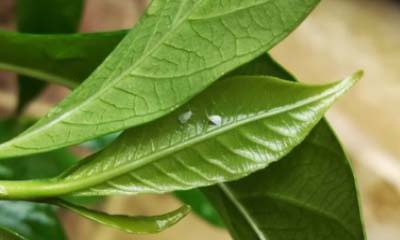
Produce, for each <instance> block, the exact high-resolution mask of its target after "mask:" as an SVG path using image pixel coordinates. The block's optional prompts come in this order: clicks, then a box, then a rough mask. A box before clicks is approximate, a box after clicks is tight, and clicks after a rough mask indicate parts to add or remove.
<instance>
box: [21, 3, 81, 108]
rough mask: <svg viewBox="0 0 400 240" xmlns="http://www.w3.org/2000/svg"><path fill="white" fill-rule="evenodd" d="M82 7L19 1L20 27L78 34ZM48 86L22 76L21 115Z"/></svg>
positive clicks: (38, 30) (27, 29) (78, 5)
mask: <svg viewBox="0 0 400 240" xmlns="http://www.w3.org/2000/svg"><path fill="white" fill-rule="evenodd" d="M82 8H83V0H17V28H18V30H19V31H20V32H27V33H71V32H75V31H76V30H77V28H78V25H79V23H80V19H81V15H82ZM31 47H33V46H31ZM24 57H25V58H26V57H27V56H26V55H25V56H24ZM30 61H34V60H33V59H30ZM45 86H46V84H45V83H44V82H43V81H40V80H37V79H35V78H31V77H28V76H19V101H18V105H17V113H21V112H22V111H23V110H24V108H25V106H26V105H27V104H28V103H29V102H30V101H32V100H33V99H34V98H35V97H37V95H38V94H39V93H40V92H41V91H42V90H43V89H44V87H45Z"/></svg>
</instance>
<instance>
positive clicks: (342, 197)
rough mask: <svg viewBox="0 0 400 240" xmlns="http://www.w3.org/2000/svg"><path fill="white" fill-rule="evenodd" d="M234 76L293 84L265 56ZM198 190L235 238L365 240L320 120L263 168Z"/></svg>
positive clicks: (347, 173) (330, 136)
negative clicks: (263, 76)
mask: <svg viewBox="0 0 400 240" xmlns="http://www.w3.org/2000/svg"><path fill="white" fill-rule="evenodd" d="M235 74H250V75H259V74H266V75H272V76H276V77H280V78H284V79H290V80H295V79H294V78H293V77H292V76H291V75H290V74H289V73H288V72H287V71H285V69H283V68H282V67H281V66H279V65H278V64H277V63H276V62H275V61H274V60H273V59H271V58H270V57H269V56H268V55H266V56H263V57H261V58H258V59H257V60H255V61H253V62H252V63H251V64H248V65H246V66H242V67H241V68H240V69H238V70H236V71H235ZM202 190H203V191H205V193H206V195H207V197H208V199H209V200H211V202H212V203H213V205H214V207H215V208H216V209H217V210H218V212H219V213H220V215H221V216H222V219H223V220H224V223H225V225H226V226H227V227H228V229H229V231H230V232H231V234H232V236H233V238H234V239H236V240H241V239H246V240H264V239H271V240H273V239H282V240H289V239H293V238H295V239H308V240H313V239H316V240H319V239H326V240H336V239H352V240H363V239H365V235H364V230H363V225H362V220H361V217H360V208H359V205H358V199H357V190H356V186H355V181H354V177H353V174H352V170H351V167H350V165H349V161H348V160H347V158H346V155H345V153H344V151H343V149H342V147H341V146H340V143H339V141H338V140H337V138H336V137H335V134H334V133H333V131H332V130H331V128H330V127H329V125H328V124H327V122H326V121H325V120H322V121H321V122H320V123H318V124H317V126H316V127H315V128H314V129H313V131H312V132H311V134H310V135H309V136H307V138H306V139H305V140H304V141H303V142H302V143H301V144H300V145H299V146H297V147H296V148H295V149H294V150H293V151H292V152H291V153H290V154H289V155H288V156H285V157H284V158H283V159H281V160H280V161H279V162H277V163H275V164H272V165H271V166H270V167H269V168H266V169H263V170H261V171H259V172H257V173H255V174H253V175H251V176H249V177H246V178H243V179H240V180H239V181H237V182H234V183H224V184H218V185H216V186H213V187H210V188H202Z"/></svg>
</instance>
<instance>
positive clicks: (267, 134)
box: [0, 73, 361, 198]
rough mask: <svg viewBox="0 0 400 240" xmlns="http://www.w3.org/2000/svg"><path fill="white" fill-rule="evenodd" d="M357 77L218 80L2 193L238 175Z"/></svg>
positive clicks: (273, 151) (114, 188) (306, 125)
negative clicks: (52, 174)
mask: <svg viewBox="0 0 400 240" xmlns="http://www.w3.org/2000/svg"><path fill="white" fill-rule="evenodd" d="M360 75H361V74H360V73H357V74H355V75H354V76H352V77H350V78H348V79H346V80H344V81H340V82H336V83H331V84H327V85H321V86H308V85H302V84H299V83H290V82H287V81H283V80H279V79H276V78H270V77H257V76H255V77H251V76H239V77H230V78H226V79H223V80H221V81H218V82H217V83H216V84H213V85H212V86H211V87H210V88H209V89H208V90H207V91H205V92H203V93H202V94H200V95H199V96H197V97H196V98H194V99H193V100H192V101H191V102H190V103H188V104H186V105H185V106H183V107H182V108H180V109H179V110H178V111H176V112H174V113H173V114H170V115H168V116H166V117H165V118H161V119H160V120H158V121H154V122H152V123H149V124H146V125H143V126H141V127H138V128H134V129H131V130H128V131H125V132H124V133H123V134H122V135H121V136H120V137H119V138H118V139H117V140H116V141H114V142H113V143H112V144H111V145H110V146H109V147H107V148H105V149H104V150H103V151H100V152H98V153H96V154H94V155H92V156H90V157H89V158H88V159H86V160H85V161H80V162H79V163H78V164H77V165H76V166H75V167H73V168H72V169H70V170H69V171H67V172H66V173H64V174H63V175H62V176H61V177H60V178H57V179H52V180H47V181H46V180H39V181H26V182H4V181H3V182H0V189H1V192H2V194H1V197H3V198H36V197H50V196H57V195H61V194H70V193H73V194H74V195H108V194H115V193H120V194H137V193H164V192H170V191H174V190H184V189H191V188H195V187H199V186H205V185H211V184H214V183H217V182H222V181H228V180H234V179H239V178H241V177H244V176H246V175H248V174H250V173H252V172H254V171H256V170H259V169H262V168H265V167H266V166H267V165H268V164H270V163H271V162H273V161H276V160H279V159H280V158H281V157H283V156H285V155H286V154H287V153H288V152H290V150H292V149H293V148H294V147H295V146H296V145H297V144H299V143H300V142H301V141H302V140H303V139H304V138H305V136H306V135H307V134H308V133H309V132H310V131H311V129H312V127H313V126H314V125H315V124H316V123H317V122H318V121H319V120H320V119H321V118H322V116H323V114H324V112H325V110H326V109H327V108H328V107H329V106H330V105H331V104H332V103H333V101H334V100H335V99H336V98H337V97H339V96H340V95H341V94H343V93H344V92H345V91H346V90H348V89H349V88H350V87H351V86H352V85H353V84H354V82H355V81H356V80H357V79H358V78H359V77H360ZM244 86H245V88H244ZM249 93H251V94H249ZM188 115H189V117H188V118H187V117H186V118H185V119H183V118H182V116H188ZM217 119H219V122H218V120H217Z"/></svg>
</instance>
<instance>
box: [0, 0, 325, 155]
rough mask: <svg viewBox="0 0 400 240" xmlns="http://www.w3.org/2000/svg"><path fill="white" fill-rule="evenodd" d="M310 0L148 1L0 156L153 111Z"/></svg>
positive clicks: (221, 68) (137, 119) (299, 13)
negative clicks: (102, 56) (86, 72)
mask: <svg viewBox="0 0 400 240" xmlns="http://www.w3.org/2000/svg"><path fill="white" fill-rule="evenodd" d="M318 2H319V1H318V0H307V1H304V0H252V1H251V0H247V1H242V0H235V1H229V2H224V4H221V2H219V1H215V0H187V1H167V0H154V1H153V2H152V4H151V5H150V7H149V8H148V10H147V12H146V14H145V16H144V17H143V18H142V19H141V20H140V21H139V23H138V25H137V26H136V27H135V28H134V29H133V30H131V31H130V33H129V34H128V35H127V36H126V37H125V38H124V39H123V40H122V41H121V43H120V44H119V46H118V47H117V48H116V49H115V50H114V51H113V52H112V53H111V54H110V55H109V57H107V58H106V60H105V61H104V62H103V63H102V64H101V65H100V66H99V67H98V68H97V69H96V70H95V71H94V73H93V74H92V75H91V76H90V77H89V78H88V79H87V80H86V81H85V82H84V83H83V84H82V85H80V86H79V87H78V88H77V89H75V91H73V93H72V94H71V95H69V96H68V97H67V98H66V99H64V101H62V102H61V103H60V104H58V105H57V106H56V107H55V108H53V109H52V110H51V111H50V112H49V113H48V114H47V115H46V116H45V117H44V118H43V119H42V120H40V121H39V122H38V123H37V124H35V125H34V126H33V127H32V128H30V129H29V130H27V131H26V132H25V133H23V134H21V135H20V136H18V137H17V138H14V139H13V140H11V141H9V142H6V143H4V144H2V145H0V157H1V158H4V157H9V156H18V155H26V154H32V153H38V152H44V151H50V150H52V149H57V148H61V147H64V146H68V145H73V144H77V143H80V142H83V141H86V140H90V139H93V138H96V137H98V136H101V135H104V134H107V133H110V132H116V131H119V130H122V129H126V128H129V127H132V126H136V125H140V124H143V123H146V122H149V121H151V120H154V119H156V118H159V117H161V116H163V115H166V114H167V113H169V112H171V111H173V110H174V109H176V108H177V107H179V106H180V105H182V104H184V103H185V102H187V101H188V100H189V99H190V98H192V97H193V96H194V95H196V94H197V93H199V92H200V91H202V90H204V89H205V88H206V87H207V86H209V85H210V84H211V83H212V82H214V81H215V80H217V79H218V78H220V77H221V76H222V75H224V74H226V73H227V72H229V71H231V70H233V69H234V68H236V67H238V66H240V65H241V64H243V63H246V62H249V61H250V60H252V59H254V58H256V57H257V56H258V55H261V54H262V53H264V52H265V51H266V50H268V49H270V48H271V47H272V46H274V45H275V44H276V43H277V42H279V41H280V40H281V39H283V38H284V37H285V36H287V35H288V34H289V32H290V31H291V30H293V29H294V28H295V27H296V26H297V25H298V24H299V23H300V22H301V21H302V20H303V19H304V18H305V17H306V16H307V15H308V13H309V12H310V11H311V10H312V9H313V8H314V7H315V5H316V4H317V3H318Z"/></svg>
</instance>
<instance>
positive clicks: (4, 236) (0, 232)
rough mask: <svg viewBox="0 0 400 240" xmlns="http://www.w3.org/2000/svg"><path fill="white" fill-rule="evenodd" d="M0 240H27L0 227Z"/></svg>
mask: <svg viewBox="0 0 400 240" xmlns="http://www.w3.org/2000/svg"><path fill="white" fill-rule="evenodd" d="M0 240H28V239H26V238H24V237H22V236H21V235H19V234H18V233H15V232H11V231H10V230H7V229H4V228H1V227H0Z"/></svg>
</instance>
